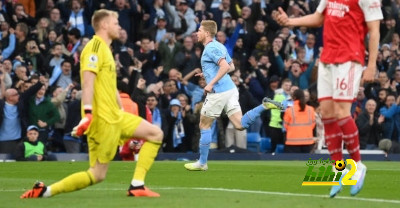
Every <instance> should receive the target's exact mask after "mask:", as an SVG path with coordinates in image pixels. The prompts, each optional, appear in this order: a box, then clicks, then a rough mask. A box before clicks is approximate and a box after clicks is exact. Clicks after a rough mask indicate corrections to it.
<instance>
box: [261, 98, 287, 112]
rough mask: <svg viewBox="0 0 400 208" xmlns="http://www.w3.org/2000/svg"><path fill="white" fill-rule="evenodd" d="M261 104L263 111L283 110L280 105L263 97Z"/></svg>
mask: <svg viewBox="0 0 400 208" xmlns="http://www.w3.org/2000/svg"><path fill="white" fill-rule="evenodd" d="M262 104H263V106H264V108H265V109H267V110H268V109H279V110H283V105H282V103H280V102H278V101H275V100H272V99H270V98H268V97H265V98H264V99H263V101H262Z"/></svg>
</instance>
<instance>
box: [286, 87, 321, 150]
mask: <svg viewBox="0 0 400 208" xmlns="http://www.w3.org/2000/svg"><path fill="white" fill-rule="evenodd" d="M292 98H293V100H294V103H293V106H292V107H289V108H287V109H286V111H285V114H284V116H283V121H284V126H285V129H286V141H285V152H287V153H310V152H311V150H312V149H313V147H314V143H315V142H314V138H313V129H314V127H315V111H314V108H312V107H311V106H309V105H307V104H306V100H305V97H304V92H303V90H301V89H298V90H295V91H294V92H293V95H292Z"/></svg>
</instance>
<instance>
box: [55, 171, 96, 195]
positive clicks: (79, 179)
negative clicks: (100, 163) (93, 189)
mask: <svg viewBox="0 0 400 208" xmlns="http://www.w3.org/2000/svg"><path fill="white" fill-rule="evenodd" d="M95 183H96V180H95V178H94V176H93V173H92V172H90V171H82V172H78V173H74V174H72V175H69V176H67V177H65V178H64V179H62V180H61V181H58V182H56V183H54V184H52V185H51V186H50V190H51V195H52V196H54V195H56V194H59V193H64V192H71V191H76V190H79V189H83V188H86V187H88V186H90V185H93V184H95Z"/></svg>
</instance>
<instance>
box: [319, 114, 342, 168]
mask: <svg viewBox="0 0 400 208" xmlns="http://www.w3.org/2000/svg"><path fill="white" fill-rule="evenodd" d="M322 122H323V123H324V128H325V143H326V146H327V147H328V150H329V154H330V155H331V160H335V161H336V160H342V159H343V155H342V135H343V133H342V130H341V129H340V127H339V125H338V123H337V119H336V118H326V119H322Z"/></svg>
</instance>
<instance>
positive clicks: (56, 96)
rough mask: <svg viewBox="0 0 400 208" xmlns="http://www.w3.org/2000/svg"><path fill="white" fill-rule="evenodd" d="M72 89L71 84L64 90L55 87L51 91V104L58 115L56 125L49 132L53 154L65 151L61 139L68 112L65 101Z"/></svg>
mask: <svg viewBox="0 0 400 208" xmlns="http://www.w3.org/2000/svg"><path fill="white" fill-rule="evenodd" d="M73 87H74V85H73V84H69V85H68V86H67V87H65V88H62V87H60V86H57V87H56V88H55V89H54V91H53V95H52V98H51V102H52V103H53V104H54V106H55V107H56V108H57V110H58V113H59V115H60V119H59V120H58V121H57V122H56V123H54V128H53V129H52V132H51V150H52V151H53V152H64V151H65V147H64V142H63V139H64V129H65V123H66V120H67V111H68V109H67V103H66V101H67V95H68V93H69V92H70V90H71V89H72V88H73Z"/></svg>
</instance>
